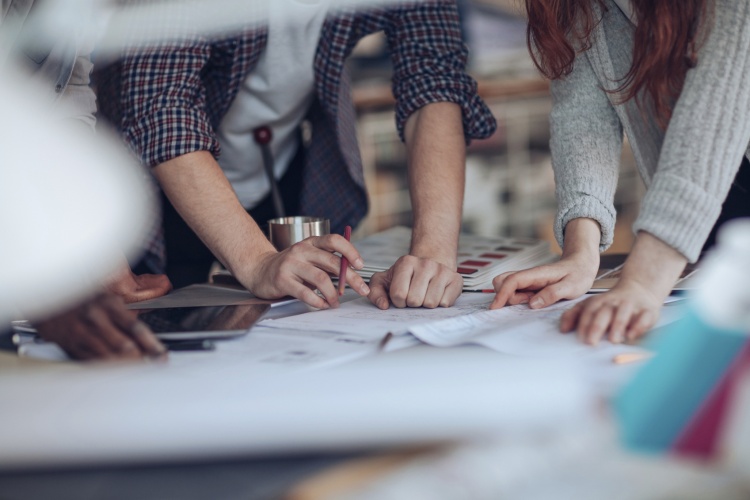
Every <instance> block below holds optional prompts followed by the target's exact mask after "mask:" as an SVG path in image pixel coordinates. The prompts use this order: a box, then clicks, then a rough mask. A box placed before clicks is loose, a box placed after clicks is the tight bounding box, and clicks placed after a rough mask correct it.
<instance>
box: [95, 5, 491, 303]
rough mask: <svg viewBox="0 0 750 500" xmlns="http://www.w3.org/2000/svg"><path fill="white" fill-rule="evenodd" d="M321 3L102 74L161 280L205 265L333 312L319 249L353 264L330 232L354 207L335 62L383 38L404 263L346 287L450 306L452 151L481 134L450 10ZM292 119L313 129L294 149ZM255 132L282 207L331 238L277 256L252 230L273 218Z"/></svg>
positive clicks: (456, 221) (453, 290)
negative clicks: (404, 157) (137, 172)
mask: <svg viewBox="0 0 750 500" xmlns="http://www.w3.org/2000/svg"><path fill="white" fill-rule="evenodd" d="M327 4H328V2H326V1H318V2H303V1H301V0H284V1H276V2H270V3H269V18H268V19H269V20H268V22H267V23H265V22H264V23H263V24H262V25H261V26H255V27H248V28H247V29H246V30H245V31H243V32H242V33H240V34H237V35H233V36H231V37H224V38H221V39H207V38H205V37H202V36H195V37H193V38H187V39H184V40H182V41H181V42H180V43H170V45H168V46H164V47H161V48H155V49H143V50H141V51H140V52H136V53H131V54H130V55H126V56H125V57H124V59H122V60H121V61H120V62H119V64H117V65H116V66H113V67H112V68H110V69H109V70H107V71H105V72H103V73H102V75H101V78H100V79H99V80H98V82H99V88H100V93H99V97H100V102H102V108H103V109H104V111H105V112H106V114H107V115H108V117H109V119H110V120H112V121H113V123H115V124H116V125H117V126H119V127H120V128H121V130H122V133H123V136H124V138H125V140H126V141H127V143H128V144H129V145H130V146H131V147H132V148H133V149H134V150H135V151H137V152H138V153H139V154H140V155H141V157H142V161H143V163H144V164H146V165H148V166H149V167H152V169H153V172H154V174H155V176H156V178H157V179H158V181H159V183H160V184H161V188H162V190H163V192H164V193H165V194H166V200H165V203H164V211H165V213H166V214H167V215H166V216H165V226H164V228H165V236H166V249H167V268H166V269H167V275H168V276H169V277H170V279H172V281H173V282H174V283H175V286H181V285H184V284H188V283H191V282H197V281H205V280H206V277H207V274H208V270H209V267H210V265H211V263H212V261H213V259H214V256H215V257H216V258H217V259H218V260H219V261H220V262H221V263H222V264H224V265H225V266H226V267H227V269H228V270H230V271H231V272H232V274H233V275H234V276H235V277H236V278H237V279H238V280H239V281H240V282H241V283H242V284H243V285H244V286H246V287H247V288H248V289H249V290H251V291H252V292H253V293H254V294H255V295H257V296H259V297H264V298H276V297H282V296H285V295H291V296H293V297H296V298H299V299H301V300H303V301H304V302H306V303H308V304H310V305H312V306H314V307H318V308H328V307H335V306H337V305H338V295H337V293H336V291H335V289H334V287H333V285H332V283H331V279H330V277H329V273H330V274H334V275H335V274H338V272H339V257H337V256H336V255H334V253H333V252H339V253H341V254H343V255H344V256H345V257H347V259H348V261H349V262H350V263H351V264H353V266H354V267H355V268H359V267H361V266H362V265H363V263H362V260H361V258H360V256H359V254H358V252H357V251H356V249H355V248H354V247H353V246H352V245H351V244H350V243H348V242H347V241H346V240H344V238H342V237H341V236H339V235H338V234H337V233H341V232H342V231H343V229H344V227H345V226H346V225H355V224H356V223H357V222H359V221H360V220H361V218H362V217H363V216H364V215H365V213H366V211H367V194H366V190H365V185H364V177H363V172H362V161H361V158H360V153H359V149H358V146H357V139H356V134H355V114H354V109H353V103H352V99H351V92H350V85H349V78H348V76H347V73H346V70H345V62H346V59H347V57H348V56H349V55H350V54H351V51H352V49H353V48H354V46H355V45H356V43H357V41H359V40H360V39H361V38H363V37H364V36H365V35H368V34H370V33H375V32H377V31H380V30H383V31H385V35H386V37H387V39H388V45H389V48H390V52H391V58H392V62H393V81H392V83H393V93H394V95H395V97H396V125H397V128H398V132H399V134H400V136H401V138H402V140H404V141H405V143H406V147H407V151H408V171H409V181H410V183H409V184H410V194H411V200H412V205H413V209H414V232H413V238H412V244H411V250H410V252H409V255H406V256H403V257H401V258H400V259H399V260H398V262H396V263H395V264H394V266H393V267H391V268H390V269H389V270H388V271H387V272H385V273H379V274H376V275H375V276H373V278H372V280H371V282H370V288H368V287H367V285H366V284H365V283H364V281H363V280H362V279H361V278H360V277H359V276H358V275H357V274H356V273H355V272H354V271H353V270H352V269H347V283H348V284H350V285H351V286H352V288H353V289H354V290H355V291H356V292H357V293H359V294H360V295H368V294H369V297H370V299H371V300H372V302H373V303H375V304H376V305H377V306H378V307H380V308H382V309H386V308H388V307H389V301H390V303H392V304H394V305H395V306H396V307H405V306H411V307H419V306H425V307H436V306H450V305H452V304H453V303H454V302H455V300H456V298H457V297H458V296H459V294H460V293H461V290H462V279H461V277H460V275H459V274H457V272H456V253H457V242H458V232H459V226H460V219H461V206H462V202H463V190H464V188H463V186H464V171H465V146H466V142H468V141H469V140H470V139H471V138H480V137H487V136H489V135H490V134H491V133H492V132H493V131H494V129H495V121H494V118H493V117H492V115H491V113H490V112H489V110H488V109H487V107H486V106H485V104H484V103H483V102H482V101H481V99H480V98H479V97H478V96H477V88H476V83H475V82H474V80H473V79H472V78H470V77H469V76H468V75H467V74H466V73H465V71H464V67H465V64H466V58H467V50H466V47H465V45H464V44H463V42H462V40H461V34H460V29H459V22H458V16H457V12H456V5H455V3H454V2H452V1H424V2H414V3H411V4H391V5H389V6H387V7H377V8H367V9H365V10H355V9H354V8H352V7H341V8H340V9H339V10H334V9H333V7H330V8H329V7H328V5H327ZM292 12H293V13H294V16H292V15H290V13H292ZM303 121H307V122H308V123H309V125H310V129H311V137H310V138H309V143H308V144H303V141H302V140H301V139H300V137H299V134H298V133H297V131H298V130H299V126H300V124H301V123H302V122H303ZM259 126H269V127H270V128H271V130H272V132H273V138H274V142H273V143H272V149H273V156H274V157H275V160H276V162H275V176H276V178H277V179H279V185H280V190H281V192H282V195H283V198H284V203H285V208H286V212H287V213H288V214H304V215H315V216H323V217H326V218H328V219H330V221H331V231H332V233H334V234H332V235H330V236H324V237H312V238H309V239H307V240H305V241H303V242H301V243H298V244H296V245H294V246H293V247H291V248H290V249H287V250H285V251H282V252H277V251H276V250H275V249H274V248H273V246H271V244H270V243H269V242H268V240H267V239H266V237H265V236H264V234H263V232H262V231H261V229H260V228H259V226H258V224H259V223H260V224H263V223H265V221H266V220H268V219H270V218H272V217H273V216H274V211H273V209H272V205H271V203H270V196H269V195H268V193H269V184H268V181H267V179H266V178H265V177H264V172H263V163H262V158H261V151H260V149H259V147H258V145H257V144H255V142H254V140H253V130H254V129H255V128H256V127H259ZM219 153H221V154H219ZM183 221H184V222H183ZM196 235H197V236H196ZM204 244H205V246H204ZM314 289H318V290H319V291H320V292H321V294H322V297H321V296H318V295H317V294H315V293H313V290H314Z"/></svg>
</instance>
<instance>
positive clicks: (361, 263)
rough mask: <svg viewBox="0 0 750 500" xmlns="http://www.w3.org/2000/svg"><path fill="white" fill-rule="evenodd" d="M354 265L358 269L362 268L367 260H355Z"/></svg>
mask: <svg viewBox="0 0 750 500" xmlns="http://www.w3.org/2000/svg"><path fill="white" fill-rule="evenodd" d="M354 267H356V268H357V269H362V268H363V267H365V261H364V260H362V259H361V258H360V259H357V260H355V261H354Z"/></svg>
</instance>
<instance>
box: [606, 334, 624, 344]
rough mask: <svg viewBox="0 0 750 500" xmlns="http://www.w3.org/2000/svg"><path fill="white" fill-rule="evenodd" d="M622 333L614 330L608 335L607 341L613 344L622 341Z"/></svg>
mask: <svg viewBox="0 0 750 500" xmlns="http://www.w3.org/2000/svg"><path fill="white" fill-rule="evenodd" d="M622 340H623V339H622V333H620V332H614V333H612V335H610V336H609V341H610V342H612V343H613V344H619V343H621V342H622Z"/></svg>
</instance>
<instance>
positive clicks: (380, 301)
mask: <svg viewBox="0 0 750 500" xmlns="http://www.w3.org/2000/svg"><path fill="white" fill-rule="evenodd" d="M463 286H464V280H463V278H462V277H461V275H460V274H458V273H457V272H456V270H455V269H451V268H449V267H448V266H446V265H443V264H440V263H439V262H437V261H434V260H431V259H427V258H421V257H415V256H414V255H404V256H403V257H401V258H399V259H398V260H397V261H396V263H395V264H393V265H392V266H391V267H390V269H388V270H387V271H383V272H379V273H375V274H373V276H372V278H370V290H371V291H370V295H369V298H370V302H372V303H373V304H375V305H376V306H377V307H379V308H380V309H388V307H389V304H391V303H392V304H393V305H394V306H396V307H427V308H430V309H432V308H435V307H438V306H440V307H450V306H452V305H453V304H454V303H455V302H456V299H457V298H458V297H459V295H461V291H462V290H463Z"/></svg>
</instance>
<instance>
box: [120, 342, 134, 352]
mask: <svg viewBox="0 0 750 500" xmlns="http://www.w3.org/2000/svg"><path fill="white" fill-rule="evenodd" d="M137 350H138V347H136V345H135V344H134V343H132V342H123V343H122V344H120V352H121V353H123V354H125V353H127V352H133V351H137Z"/></svg>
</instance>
